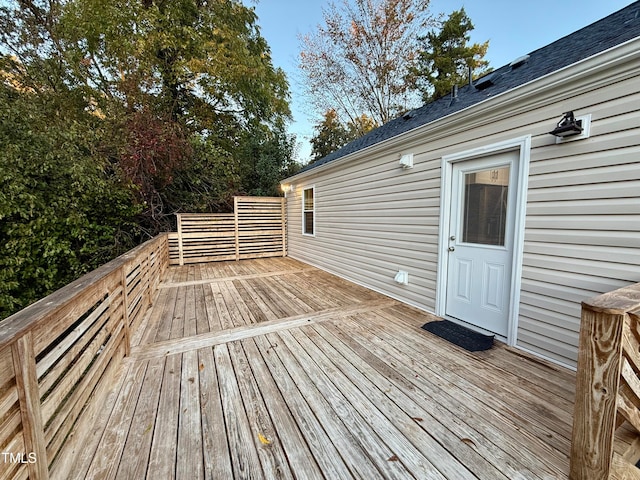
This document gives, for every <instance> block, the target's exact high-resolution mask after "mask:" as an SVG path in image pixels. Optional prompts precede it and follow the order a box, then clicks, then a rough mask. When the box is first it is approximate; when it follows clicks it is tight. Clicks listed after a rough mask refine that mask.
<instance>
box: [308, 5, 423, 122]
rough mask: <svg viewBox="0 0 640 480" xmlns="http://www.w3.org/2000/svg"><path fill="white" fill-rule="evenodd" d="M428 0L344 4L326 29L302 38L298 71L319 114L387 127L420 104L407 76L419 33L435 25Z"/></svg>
mask: <svg viewBox="0 0 640 480" xmlns="http://www.w3.org/2000/svg"><path fill="white" fill-rule="evenodd" d="M428 6H429V2H428V1H425V0H354V1H349V0H342V2H341V3H340V4H339V6H336V4H334V3H331V4H330V6H329V8H328V9H327V10H325V11H324V25H318V27H317V30H316V31H315V32H313V33H310V34H308V35H304V36H302V37H301V43H302V49H301V52H300V57H299V67H300V69H301V71H302V75H303V78H304V81H305V83H306V89H307V93H308V96H309V97H310V98H311V101H312V103H313V105H314V107H315V108H316V109H317V111H319V112H326V111H327V110H330V109H334V110H336V112H337V113H338V115H339V116H340V117H343V118H346V119H348V121H351V122H355V121H356V118H357V117H358V116H359V115H361V114H362V113H363V112H364V113H365V114H366V115H367V116H369V117H371V118H373V120H374V121H375V122H376V123H378V124H384V123H386V122H387V121H389V120H391V119H392V118H394V117H395V116H397V115H398V114H400V113H402V112H404V111H406V110H407V109H409V108H412V107H413V106H415V104H416V103H417V101H418V100H419V99H418V98H417V96H416V95H415V91H414V89H412V86H411V85H410V84H409V83H408V82H407V81H406V77H407V75H408V74H409V72H410V71H411V68H412V67H413V66H414V62H415V60H416V59H417V54H418V47H419V43H418V33H419V32H421V31H423V30H425V29H426V28H428V27H429V26H430V25H433V24H434V23H433V17H432V16H431V15H430V13H429V10H428Z"/></svg>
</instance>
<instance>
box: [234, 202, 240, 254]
mask: <svg viewBox="0 0 640 480" xmlns="http://www.w3.org/2000/svg"><path fill="white" fill-rule="evenodd" d="M233 218H234V222H235V228H236V262H237V261H238V260H240V230H239V229H238V197H233Z"/></svg>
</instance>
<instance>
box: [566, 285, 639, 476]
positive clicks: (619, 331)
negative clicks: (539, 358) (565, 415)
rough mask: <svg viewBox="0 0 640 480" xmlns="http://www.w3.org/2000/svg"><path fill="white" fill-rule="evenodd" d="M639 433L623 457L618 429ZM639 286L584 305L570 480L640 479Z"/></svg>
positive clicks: (609, 294)
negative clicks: (624, 428) (637, 465)
mask: <svg viewBox="0 0 640 480" xmlns="http://www.w3.org/2000/svg"><path fill="white" fill-rule="evenodd" d="M623 425H625V426H626V429H627V430H631V431H633V432H635V435H634V437H635V440H634V441H632V442H631V444H630V446H629V448H627V449H626V450H625V451H624V452H622V454H620V453H619V452H618V451H616V449H615V447H616V445H615V441H616V438H617V437H616V433H617V431H618V429H620V427H622V426H623ZM638 439H640V283H639V284H635V285H631V286H629V287H625V288H621V289H618V290H615V291H613V292H609V293H606V294H604V295H600V296H598V297H595V298H592V299H590V300H588V301H585V302H583V303H582V319H581V325H580V349H579V352H578V372H577V378H576V403H575V410H574V422H573V438H572V445H571V475H570V478H571V479H572V480H600V479H605V480H607V479H622V478H629V479H630V478H640V472H639V471H638V469H637V468H636V467H635V464H636V462H638V460H640V440H638Z"/></svg>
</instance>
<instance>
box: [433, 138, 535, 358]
mask: <svg viewBox="0 0 640 480" xmlns="http://www.w3.org/2000/svg"><path fill="white" fill-rule="evenodd" d="M506 151H519V153H520V155H519V158H518V178H517V179H516V188H517V194H516V202H515V222H514V232H513V260H512V267H511V286H510V292H509V326H508V334H507V338H506V339H504V340H506V342H507V344H508V345H511V346H513V345H515V344H516V341H517V332H518V313H519V306H520V286H521V283H522V281H521V278H522V256H523V251H524V225H525V216H526V209H527V187H528V184H529V160H530V152H531V135H526V136H524V137H518V138H514V139H511V140H506V141H503V142H498V143H494V144H491V145H487V146H484V147H479V148H474V149H471V150H466V151H464V152H459V153H454V154H451V155H445V156H443V157H442V163H441V169H440V171H441V184H440V233H439V240H438V259H439V260H438V280H437V284H436V312H435V313H436V315H438V316H441V317H444V316H445V308H446V299H447V291H446V290H447V276H448V270H449V255H447V248H449V227H450V220H451V180H452V176H453V164H454V163H458V162H464V161H466V160H474V159H476V158H481V157H486V156H489V155H492V154H495V153H501V152H506Z"/></svg>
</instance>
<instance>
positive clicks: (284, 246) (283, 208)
mask: <svg viewBox="0 0 640 480" xmlns="http://www.w3.org/2000/svg"><path fill="white" fill-rule="evenodd" d="M280 202H281V203H280V205H281V208H280V212H281V213H280V224H281V225H282V256H283V257H286V256H287V221H286V219H287V203H286V202H287V200H286V199H285V198H284V197H283V198H282V199H281V200H280Z"/></svg>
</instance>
